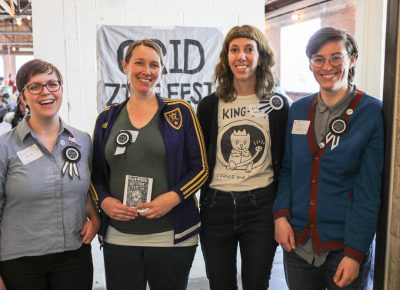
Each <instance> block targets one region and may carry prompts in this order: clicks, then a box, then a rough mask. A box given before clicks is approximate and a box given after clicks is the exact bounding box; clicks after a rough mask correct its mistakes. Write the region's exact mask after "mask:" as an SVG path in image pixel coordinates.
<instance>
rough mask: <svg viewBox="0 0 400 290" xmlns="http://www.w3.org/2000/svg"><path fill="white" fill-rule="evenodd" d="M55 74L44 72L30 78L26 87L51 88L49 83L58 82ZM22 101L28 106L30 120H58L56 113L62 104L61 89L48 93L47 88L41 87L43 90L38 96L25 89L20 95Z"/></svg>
mask: <svg viewBox="0 0 400 290" xmlns="http://www.w3.org/2000/svg"><path fill="white" fill-rule="evenodd" d="M58 81H59V79H58V78H57V75H56V73H55V72H54V71H53V72H51V73H48V72H45V73H40V74H36V75H34V76H32V77H31V78H30V79H29V81H28V83H27V85H26V86H25V87H27V86H30V85H33V87H32V88H34V87H35V86H34V85H35V84H40V85H45V84H48V86H50V87H51V83H54V82H58ZM21 97H22V101H23V102H24V103H25V104H26V105H27V106H29V110H30V114H31V116H32V118H38V119H43V120H48V119H52V118H58V111H59V109H60V107H61V104H62V87H60V89H59V90H58V91H55V92H50V91H49V90H48V88H47V87H45V86H44V87H43V90H42V92H41V93H39V94H32V93H31V92H30V91H29V90H28V89H27V88H25V89H24V90H23V93H22V94H21Z"/></svg>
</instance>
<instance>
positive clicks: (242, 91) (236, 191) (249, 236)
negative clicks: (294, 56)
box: [197, 25, 289, 290]
mask: <svg viewBox="0 0 400 290" xmlns="http://www.w3.org/2000/svg"><path fill="white" fill-rule="evenodd" d="M274 63H275V59H274V52H273V50H272V48H271V46H270V44H269V42H268V40H267V38H266V37H265V35H264V34H263V32H261V31H260V30H259V29H257V28H256V27H254V26H250V25H243V26H235V27H233V28H232V29H231V30H230V31H229V32H228V34H227V35H226V37H225V40H224V43H223V46H222V49H221V53H220V57H219V61H218V64H217V66H216V68H215V82H216V85H217V90H216V92H215V93H213V94H211V95H209V96H207V97H205V98H204V99H203V100H202V101H201V102H200V104H199V106H198V108H197V109H198V110H197V114H198V116H199V120H200V124H201V127H202V129H203V132H204V139H205V141H206V151H207V158H208V164H209V166H210V177H209V178H208V180H207V181H206V183H205V185H204V186H203V187H202V190H201V198H200V203H201V210H200V216H201V221H202V226H203V229H202V232H201V233H200V241H201V246H202V250H203V255H204V260H205V264H206V271H207V277H208V279H209V281H210V288H211V289H213V290H225V289H226V290H232V289H237V287H238V286H237V278H236V277H237V269H236V257H237V251H238V246H239V247H240V254H241V260H242V267H241V269H242V271H241V276H242V285H243V289H244V290H265V289H268V285H269V279H270V275H271V268H272V263H273V260H274V255H275V250H276V247H277V243H276V242H275V240H274V223H273V219H272V204H273V201H274V199H275V195H276V179H277V176H278V172H279V169H280V166H281V160H282V157H283V147H284V139H285V128H286V121H287V113H288V108H289V104H288V101H287V100H286V98H285V97H283V96H282V95H279V94H278V93H275V92H274V75H273V73H272V67H273V65H274Z"/></svg>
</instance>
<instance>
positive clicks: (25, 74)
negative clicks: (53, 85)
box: [15, 59, 63, 92]
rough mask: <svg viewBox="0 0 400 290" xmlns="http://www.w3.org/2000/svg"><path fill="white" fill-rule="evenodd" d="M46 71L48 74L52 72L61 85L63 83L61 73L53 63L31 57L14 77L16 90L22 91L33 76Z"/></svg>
mask: <svg viewBox="0 0 400 290" xmlns="http://www.w3.org/2000/svg"><path fill="white" fill-rule="evenodd" d="M46 72H47V73H49V74H51V73H53V72H54V73H55V74H56V76H57V79H58V80H59V81H60V82H61V85H62V84H63V78H62V75H61V73H60V71H59V70H58V69H57V68H56V67H55V66H54V65H52V64H51V63H49V62H46V61H44V60H41V59H33V60H30V61H28V62H26V63H24V64H23V65H22V66H21V67H20V69H19V70H18V72H17V75H16V77H15V79H16V81H17V89H18V91H20V92H22V90H23V89H24V87H25V86H26V85H27V84H28V82H29V80H30V79H31V78H32V77H33V76H35V75H38V74H42V73H46Z"/></svg>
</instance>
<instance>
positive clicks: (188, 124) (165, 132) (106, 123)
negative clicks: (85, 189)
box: [91, 95, 208, 243]
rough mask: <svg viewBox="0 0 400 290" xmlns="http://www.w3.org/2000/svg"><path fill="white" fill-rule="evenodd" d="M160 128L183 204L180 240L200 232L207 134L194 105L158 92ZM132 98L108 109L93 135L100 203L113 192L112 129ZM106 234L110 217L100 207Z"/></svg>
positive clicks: (176, 213) (177, 222)
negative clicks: (198, 195)
mask: <svg viewBox="0 0 400 290" xmlns="http://www.w3.org/2000/svg"><path fill="white" fill-rule="evenodd" d="M157 100H158V106H159V108H158V114H159V115H160V118H159V120H160V121H159V127H160V132H161V135H162V137H163V139H164V144H165V152H166V156H165V158H166V164H167V178H168V187H169V190H171V191H175V192H176V193H178V195H179V196H180V198H181V203H180V204H179V205H178V206H176V207H175V208H174V209H173V224H174V242H175V243H179V242H181V241H183V240H185V239H187V238H189V237H191V236H193V235H195V234H197V233H198V232H199V231H200V226H201V224H200V217H199V212H198V203H197V199H196V196H195V195H194V193H195V192H196V191H198V190H199V189H200V187H201V186H202V185H203V183H204V182H205V181H206V179H207V176H208V166H207V161H206V155H205V149H204V140H203V134H202V132H201V129H200V125H199V122H198V120H197V118H196V115H195V113H194V110H193V108H192V107H191V106H190V105H189V104H188V103H187V102H184V101H181V100H169V99H162V98H160V97H159V96H158V95H157ZM127 101H128V100H126V101H124V102H123V103H121V104H119V105H115V106H111V107H108V108H106V109H105V110H104V111H103V112H101V113H100V115H99V116H98V118H97V121H96V125H95V129H94V136H93V165H92V187H91V189H92V192H93V193H94V196H95V198H96V200H97V203H98V206H99V208H100V209H101V207H100V205H101V203H102V202H103V200H104V199H105V198H106V197H108V196H110V195H109V192H110V190H109V175H110V169H109V167H108V164H107V161H106V158H105V146H106V143H107V139H108V136H109V135H110V132H111V128H112V127H113V125H114V123H115V121H116V119H117V117H118V115H119V113H120V112H121V109H122V108H123V107H124V106H125V105H126V103H127ZM100 216H101V218H102V227H101V230H100V234H99V235H100V236H101V237H100V240H102V238H104V237H105V233H106V229H107V225H108V219H109V218H108V217H107V215H106V214H105V213H104V212H103V211H102V210H100Z"/></svg>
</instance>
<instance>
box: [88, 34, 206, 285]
mask: <svg viewBox="0 0 400 290" xmlns="http://www.w3.org/2000/svg"><path fill="white" fill-rule="evenodd" d="M123 69H124V72H125V73H126V74H127V77H128V81H129V89H130V98H129V99H128V100H126V101H124V102H123V103H121V104H119V105H116V106H112V107H110V108H107V109H105V110H104V111H103V112H102V113H100V115H99V117H98V119H97V122H96V127H95V131H94V138H93V144H94V154H93V172H92V181H93V185H94V188H95V191H96V192H97V195H98V205H99V207H100V209H101V215H102V218H103V220H102V221H103V224H102V230H101V235H102V241H103V243H104V263H105V272H106V283H107V289H109V290H125V289H126V290H128V289H133V288H134V289H143V290H145V289H146V284H147V283H148V284H149V286H150V289H155V290H157V289H158V290H166V289H170V290H183V289H186V286H187V282H188V275H189V271H190V268H191V266H192V262H193V258H194V255H195V252H196V247H197V243H198V237H197V234H198V232H199V230H200V218H199V213H198V207H197V201H196V198H195V195H194V193H195V192H196V191H197V190H199V188H200V187H201V185H202V184H203V183H204V182H205V180H206V178H207V172H208V169H207V161H206V157H205V149H204V141H203V135H202V133H201V129H200V125H199V123H198V121H197V118H196V115H195V113H194V111H193V109H192V108H191V106H190V105H189V104H188V103H186V102H184V101H181V100H168V99H162V98H161V97H160V96H159V95H158V94H156V93H155V92H154V87H155V85H156V83H157V81H158V79H159V77H160V75H161V71H162V52H161V49H160V48H159V46H158V45H157V44H156V43H155V42H153V41H151V40H142V41H136V42H133V43H132V44H131V45H130V46H129V48H128V49H127V52H126V56H125V58H124V61H123Z"/></svg>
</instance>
